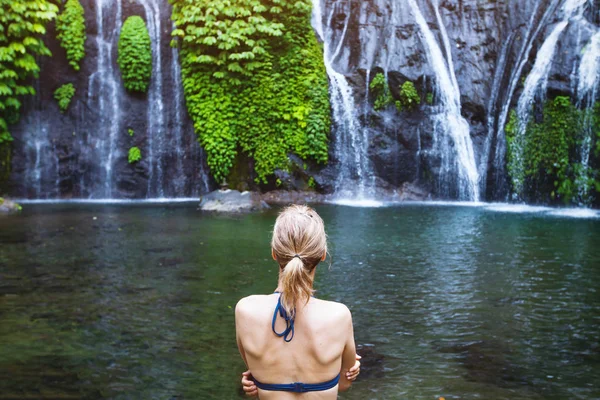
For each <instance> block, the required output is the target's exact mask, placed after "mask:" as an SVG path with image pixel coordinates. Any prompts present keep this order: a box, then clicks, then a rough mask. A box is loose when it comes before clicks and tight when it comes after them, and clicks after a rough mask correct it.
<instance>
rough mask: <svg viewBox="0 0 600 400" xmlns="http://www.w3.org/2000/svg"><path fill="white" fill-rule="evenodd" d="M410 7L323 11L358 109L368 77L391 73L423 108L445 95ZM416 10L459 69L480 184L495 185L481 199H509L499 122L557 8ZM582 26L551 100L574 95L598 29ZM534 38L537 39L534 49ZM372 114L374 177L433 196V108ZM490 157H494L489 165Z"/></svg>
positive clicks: (563, 56)
mask: <svg viewBox="0 0 600 400" xmlns="http://www.w3.org/2000/svg"><path fill="white" fill-rule="evenodd" d="M409 1H410V0H398V1H389V0H369V1H350V2H333V1H326V2H325V8H326V9H325V11H324V15H325V19H326V20H327V21H331V22H330V24H331V26H332V27H333V29H334V34H333V43H336V44H337V43H341V46H340V51H339V54H338V56H337V57H336V58H335V59H334V65H333V66H334V68H335V69H336V70H337V71H339V72H341V73H343V74H344V75H346V76H347V77H349V81H350V82H351V83H352V88H353V90H354V94H355V101H356V103H357V104H365V97H366V93H367V85H368V82H365V75H367V73H369V74H370V77H371V79H372V78H373V77H374V76H375V74H376V72H378V71H385V72H387V74H388V77H389V82H390V87H391V91H392V94H393V95H394V97H395V98H397V95H398V93H397V90H396V88H397V87H398V86H399V84H401V83H403V82H405V81H406V80H410V81H413V82H415V84H416V86H417V90H418V91H419V93H420V95H421V97H422V100H425V99H426V97H427V94H428V93H431V94H433V95H434V96H437V95H438V94H439V93H436V90H435V72H434V70H433V68H432V65H431V64H430V60H428V57H427V53H426V50H425V47H424V43H423V37H422V33H421V32H420V29H419V26H418V25H417V23H416V20H415V16H414V15H413V13H412V11H411V7H410V3H409ZM416 4H417V5H418V7H419V9H420V11H421V13H422V14H423V17H424V18H425V20H426V22H427V24H428V26H429V28H430V29H431V31H432V33H433V35H434V36H435V39H436V41H437V42H438V44H439V45H440V48H441V50H442V53H444V57H445V58H446V60H449V59H451V61H452V63H453V70H454V73H455V75H456V80H457V83H458V87H459V89H460V94H461V96H460V101H461V109H462V115H463V117H464V118H465V119H466V120H467V122H468V123H469V126H470V135H471V138H472V141H473V146H474V150H475V156H476V162H477V164H478V165H480V170H481V171H482V174H483V176H482V177H481V179H482V180H483V181H484V182H486V181H487V182H489V184H488V185H487V188H486V189H487V195H484V197H486V198H487V199H489V200H491V199H498V198H503V196H505V195H506V193H505V192H503V190H504V191H505V188H504V189H501V190H496V189H497V187H498V188H500V187H502V186H503V183H502V182H503V181H504V179H506V177H505V172H504V171H495V170H494V168H493V164H494V161H495V160H494V154H495V148H496V146H497V145H498V142H497V141H498V140H500V141H503V140H504V139H503V138H500V139H498V138H497V137H496V135H497V131H498V124H499V121H498V116H499V115H500V112H501V110H502V108H503V107H504V106H505V105H507V104H508V105H511V104H512V105H514V104H516V102H517V100H518V97H519V94H520V90H521V88H522V87H521V86H522V85H519V84H517V85H516V87H515V90H513V91H511V90H510V87H511V82H513V81H515V82H517V83H518V81H519V80H520V79H522V77H525V76H527V74H528V72H529V70H530V69H531V66H532V63H533V60H535V55H536V52H537V50H538V49H539V47H540V45H541V43H542V42H543V40H544V38H545V37H546V36H547V35H548V33H549V32H550V31H551V30H552V27H553V26H554V24H555V23H556V21H557V19H558V18H559V11H557V10H555V12H553V13H552V15H550V16H549V17H547V18H546V19H544V13H545V12H546V11H547V10H548V9H549V7H550V5H551V4H552V2H551V1H550V0H532V1H526V2H525V1H520V0H498V1H489V2H482V1H478V0H443V1H442V0H440V1H436V0H416ZM436 10H437V12H436ZM588 14H590V13H589V12H588ZM586 18H587V19H588V20H589V28H588V29H586V28H585V27H584V28H583V29H579V28H572V29H571V28H570V29H568V30H567V31H566V33H565V34H564V35H563V38H562V39H561V45H560V48H559V49H558V50H557V54H559V56H558V57H557V58H556V60H555V61H554V63H553V67H552V71H551V73H550V79H549V81H548V91H549V95H556V94H567V95H570V94H572V90H573V89H572V84H571V74H572V73H573V65H574V63H576V62H577V60H578V57H580V55H579V52H580V50H581V47H582V46H581V44H582V43H586V42H587V41H589V39H590V36H591V34H592V33H593V32H594V29H595V27H593V25H592V24H597V21H594V18H596V17H595V16H594V15H593V14H590V15H587V16H586ZM583 25H585V24H583ZM442 28H443V29H445V31H446V33H447V36H448V40H449V50H450V53H451V57H448V54H447V52H446V49H445V46H444V41H443V34H442ZM529 35H532V36H534V39H533V42H532V44H531V46H530V48H529V49H528V46H526V45H527V42H526V39H527V37H528V36H529ZM334 47H335V46H334ZM524 50H529V53H528V54H529V56H528V57H527V56H525V61H526V63H525V64H524V67H523V69H522V71H521V73H520V75H519V74H517V72H518V71H519V68H518V67H519V64H520V62H519V56H520V54H521V53H522V52H523V51H524ZM527 60H529V61H527ZM395 90H396V92H395ZM372 105H373V99H371V101H370V105H369V106H368V109H367V110H362V111H361V112H362V113H363V114H365V115H367V117H366V118H367V120H368V123H367V125H368V126H369V127H370V138H371V140H370V147H369V155H370V159H371V160H372V162H373V164H374V171H375V173H376V175H377V177H378V178H380V179H382V180H384V181H385V182H387V183H388V184H390V185H393V186H395V187H398V186H399V185H401V184H402V183H403V182H418V183H419V185H421V186H422V187H426V188H431V189H432V190H433V191H434V192H435V188H436V187H437V186H438V184H439V182H437V181H436V178H435V177H436V176H438V175H439V168H440V164H441V155H439V154H434V153H433V152H432V151H431V150H432V145H433V141H432V129H433V127H432V123H431V116H432V115H434V114H435V113H436V112H437V110H436V109H435V107H429V106H428V105H427V104H425V102H424V101H422V104H421V107H420V108H419V109H418V110H416V111H414V112H401V113H398V112H395V111H390V110H386V111H384V112H376V111H374V110H373V108H372ZM392 108H393V107H392ZM486 141H488V142H486ZM419 142H420V146H419V145H418V144H419ZM487 153H489V154H491V156H490V157H489V159H487V163H486V158H485V157H484V155H485V154H487ZM334 161H335V160H334ZM503 162H504V160H501V161H500V163H503ZM495 174H500V176H496V175H495Z"/></svg>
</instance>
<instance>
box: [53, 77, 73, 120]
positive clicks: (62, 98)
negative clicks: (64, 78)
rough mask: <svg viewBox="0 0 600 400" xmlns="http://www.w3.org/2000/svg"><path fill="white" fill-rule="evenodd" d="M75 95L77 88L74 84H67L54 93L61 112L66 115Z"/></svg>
mask: <svg viewBox="0 0 600 400" xmlns="http://www.w3.org/2000/svg"><path fill="white" fill-rule="evenodd" d="M74 95H75V86H73V84H72V83H65V84H64V85H62V86H61V87H59V88H58V89H56V91H54V98H55V99H56V101H57V102H58V107H59V108H60V112H62V113H64V112H65V111H67V108H69V104H71V99H72V98H73V96H74Z"/></svg>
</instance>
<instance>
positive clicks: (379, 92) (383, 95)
mask: <svg viewBox="0 0 600 400" xmlns="http://www.w3.org/2000/svg"><path fill="white" fill-rule="evenodd" d="M369 89H371V91H372V92H373V94H374V95H375V96H376V97H375V103H374V104H373V109H374V110H375V111H381V110H383V109H385V108H387V107H388V106H389V105H390V104H392V103H394V98H393V97H392V94H391V93H390V87H389V85H388V83H387V79H386V77H385V75H384V74H382V73H381V72H380V73H378V74H376V75H375V76H374V77H373V80H372V81H371V83H370V84H369Z"/></svg>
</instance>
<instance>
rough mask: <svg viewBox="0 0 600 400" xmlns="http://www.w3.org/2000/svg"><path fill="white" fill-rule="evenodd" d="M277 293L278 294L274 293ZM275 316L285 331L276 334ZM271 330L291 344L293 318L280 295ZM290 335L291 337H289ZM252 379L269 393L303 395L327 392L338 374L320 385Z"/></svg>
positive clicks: (336, 382)
mask: <svg viewBox="0 0 600 400" xmlns="http://www.w3.org/2000/svg"><path fill="white" fill-rule="evenodd" d="M275 293H279V292H275ZM277 314H279V315H280V316H281V318H283V319H284V320H285V324H286V327H285V330H284V331H283V332H277V331H276V330H275V321H276V320H277ZM271 329H272V330H273V333H275V334H276V335H277V336H279V337H283V340H285V341H286V342H288V343H289V342H291V341H292V339H293V338H294V318H293V317H291V316H289V315H288V313H287V311H285V308H283V306H282V305H281V294H279V299H277V306H276V307H275V312H274V313H273V322H272V323H271ZM290 335H291V336H290ZM253 379H254V383H255V384H256V386H257V387H258V388H259V389H262V390H269V391H277V392H294V393H305V392H320V391H323V390H329V389H331V388H333V387H335V386H336V385H337V384H338V383H339V381H340V374H337V376H336V377H335V378H333V379H332V380H330V381H327V382H322V383H302V382H294V383H285V384H277V383H262V382H259V381H258V380H257V379H256V378H253Z"/></svg>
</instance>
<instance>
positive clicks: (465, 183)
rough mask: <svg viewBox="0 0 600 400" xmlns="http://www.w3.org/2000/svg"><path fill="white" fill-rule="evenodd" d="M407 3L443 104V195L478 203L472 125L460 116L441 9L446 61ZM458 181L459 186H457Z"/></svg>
mask: <svg viewBox="0 0 600 400" xmlns="http://www.w3.org/2000/svg"><path fill="white" fill-rule="evenodd" d="M408 3H409V5H410V8H411V10H412V13H413V15H414V17H415V19H416V21H417V25H418V26H419V30H420V33H421V39H422V41H423V45H424V47H425V53H426V54H427V59H428V61H429V64H430V65H431V67H432V68H433V70H434V73H435V77H436V85H437V91H438V93H439V97H440V100H441V106H440V107H439V110H438V111H439V112H438V113H437V114H436V115H434V149H435V150H434V151H436V152H438V153H439V154H440V155H441V157H442V167H441V171H440V192H441V194H442V195H445V196H448V195H449V193H450V190H451V189H455V190H456V191H457V192H458V197H459V199H460V200H470V201H479V186H478V185H479V174H478V172H477V166H476V163H475V153H474V150H473V143H472V141H471V136H470V133H469V124H468V123H467V121H466V120H465V119H464V118H463V117H462V115H461V104H460V90H459V87H458V84H457V81H456V76H455V74H454V67H453V62H452V54H451V49H450V44H449V40H448V35H447V34H446V30H445V27H444V24H443V23H442V20H441V16H440V14H439V11H438V10H437V8H438V7H437V5H436V7H434V8H435V9H436V18H437V20H438V24H439V27H440V31H441V34H442V38H443V42H444V48H445V51H446V57H447V59H446V58H444V55H443V54H442V50H441V49H440V47H439V45H438V43H437V41H436V39H435V37H434V36H433V33H432V32H431V29H430V28H429V25H428V24H427V22H426V21H425V18H424V17H423V14H422V13H421V10H420V9H419V6H418V5H417V3H416V2H415V0H408ZM455 177H456V178H457V182H454V180H455ZM451 186H456V187H455V188H451Z"/></svg>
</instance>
